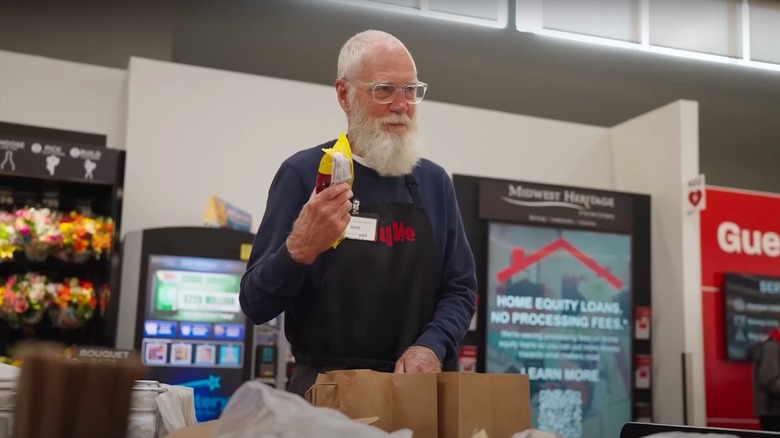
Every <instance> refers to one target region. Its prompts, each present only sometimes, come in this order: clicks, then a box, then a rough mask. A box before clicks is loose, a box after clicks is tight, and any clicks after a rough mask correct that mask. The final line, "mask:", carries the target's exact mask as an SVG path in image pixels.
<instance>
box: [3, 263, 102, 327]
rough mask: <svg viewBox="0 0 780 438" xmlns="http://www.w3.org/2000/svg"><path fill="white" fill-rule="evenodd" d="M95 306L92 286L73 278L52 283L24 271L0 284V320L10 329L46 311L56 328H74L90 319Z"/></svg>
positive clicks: (36, 319)
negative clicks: (23, 273) (22, 273)
mask: <svg viewBox="0 0 780 438" xmlns="http://www.w3.org/2000/svg"><path fill="white" fill-rule="evenodd" d="M106 287H107V286H106ZM101 300H102V297H101ZM97 305H98V297H97V294H96V291H95V287H94V285H93V284H92V283H91V282H89V281H85V280H79V279H77V278H71V279H67V280H65V281H63V282H62V283H54V282H51V281H49V279H48V278H46V277H44V276H42V275H39V274H35V273H27V274H25V275H15V276H10V277H8V279H6V280H5V282H4V283H2V284H0V319H3V320H5V321H6V322H7V323H8V325H9V326H11V327H13V328H19V327H21V326H23V325H35V324H37V323H39V322H40V321H41V319H42V318H43V316H44V314H46V313H48V315H49V318H50V319H51V321H52V323H53V324H54V325H55V326H57V327H62V328H77V327H80V326H82V325H83V324H84V323H85V322H86V321H88V320H89V319H90V318H92V316H93V314H94V312H95V308H96V307H97Z"/></svg>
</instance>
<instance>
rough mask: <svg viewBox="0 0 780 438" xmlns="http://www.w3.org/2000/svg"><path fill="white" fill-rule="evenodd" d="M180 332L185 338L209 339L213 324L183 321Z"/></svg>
mask: <svg viewBox="0 0 780 438" xmlns="http://www.w3.org/2000/svg"><path fill="white" fill-rule="evenodd" d="M179 334H180V335H181V337H182V338H183V339H207V338H209V337H211V324H205V323H197V322H183V323H181V324H180V325H179Z"/></svg>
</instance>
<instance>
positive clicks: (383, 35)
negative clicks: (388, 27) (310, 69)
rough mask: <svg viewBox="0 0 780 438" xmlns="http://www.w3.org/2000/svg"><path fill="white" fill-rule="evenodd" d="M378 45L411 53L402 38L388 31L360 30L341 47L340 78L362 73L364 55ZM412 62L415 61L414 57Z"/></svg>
mask: <svg viewBox="0 0 780 438" xmlns="http://www.w3.org/2000/svg"><path fill="white" fill-rule="evenodd" d="M376 46H384V47H387V48H391V49H396V48H401V49H403V50H405V51H406V53H409V50H408V49H407V48H406V46H404V43H402V42H401V40H399V39H398V38H396V37H394V36H393V35H390V34H389V33H387V32H382V31H381V30H366V31H363V32H360V33H359V34H357V35H355V36H353V37H352V38H350V39H349V40H347V42H346V43H344V46H342V47H341V52H340V53H339V60H338V72H337V74H338V78H339V79H354V78H355V77H356V76H357V75H358V74H359V73H360V69H361V67H362V64H363V57H364V56H365V55H366V53H367V52H368V51H369V49H371V48H374V47H376ZM409 57H410V58H411V54H409ZM412 63H414V59H412ZM416 72H417V67H415V73H416Z"/></svg>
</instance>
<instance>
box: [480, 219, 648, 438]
mask: <svg viewBox="0 0 780 438" xmlns="http://www.w3.org/2000/svg"><path fill="white" fill-rule="evenodd" d="M488 236H489V244H488V285H487V286H488V294H487V296H488V303H487V352H486V354H487V356H486V371H487V372H494V373H523V374H528V376H529V378H530V380H531V411H532V413H531V418H532V419H533V423H534V424H533V427H535V428H538V429H541V430H546V431H550V432H553V433H556V434H558V435H560V436H563V437H584V438H591V437H592V438H596V437H605V436H619V435H620V429H621V428H622V426H623V425H624V424H625V423H626V422H628V421H630V419H631V413H632V412H631V410H632V401H631V393H632V388H631V381H632V363H631V360H632V358H631V342H632V339H631V330H632V324H633V310H632V303H631V278H630V277H631V266H632V263H631V262H632V260H631V253H632V252H631V236H630V235H628V234H617V233H604V232H595V231H580V230H570V229H559V228H550V227H541V226H531V225H518V224H502V223H495V222H493V223H491V224H490V225H489V233H488Z"/></svg>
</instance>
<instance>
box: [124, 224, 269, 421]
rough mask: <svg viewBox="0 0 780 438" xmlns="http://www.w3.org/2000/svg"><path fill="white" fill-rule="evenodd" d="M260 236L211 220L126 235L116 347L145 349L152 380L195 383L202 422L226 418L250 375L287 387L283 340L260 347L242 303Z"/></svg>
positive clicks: (142, 354)
mask: <svg viewBox="0 0 780 438" xmlns="http://www.w3.org/2000/svg"><path fill="white" fill-rule="evenodd" d="M252 240H253V235H252V234H251V233H246V232H242V231H236V230H229V229H217V228H205V227H203V228H201V227H177V228H159V229H147V230H142V231H137V232H132V233H128V234H127V236H125V238H124V239H123V243H122V269H121V292H120V297H119V300H118V309H117V313H118V324H117V326H118V330H117V333H116V348H120V349H134V350H136V351H138V352H139V353H140V354H141V357H142V359H143V362H144V364H145V365H146V367H147V378H148V379H151V380H157V381H159V382H161V383H166V384H170V385H181V386H189V387H192V388H193V390H194V395H195V411H196V416H197V419H198V421H199V422H202V421H208V420H212V419H215V418H218V417H219V415H220V414H221V413H222V410H223V409H224V408H225V406H226V405H227V403H228V401H229V400H230V397H231V395H232V394H233V393H234V392H235V390H236V389H237V388H238V387H239V386H241V385H242V384H243V383H244V382H246V381H248V380H250V379H253V378H262V379H263V381H265V382H266V383H269V384H272V385H273V386H279V385H277V384H276V383H277V380H276V377H277V373H276V370H277V369H278V366H277V364H276V363H275V361H276V360H277V357H278V356H279V354H278V351H277V345H275V344H267V345H264V346H263V348H262V349H261V351H256V350H255V338H256V336H255V326H254V325H253V324H252V323H251V322H250V321H249V320H248V319H247V318H246V317H245V316H244V314H243V312H242V311H241V306H240V303H239V290H240V282H241V277H242V275H243V274H244V272H245V271H246V259H247V258H248V255H249V252H250V250H251V244H252ZM266 329H268V328H266ZM259 352H262V354H258V353H259ZM256 357H257V360H259V361H262V362H265V363H256ZM269 362H273V363H269ZM257 370H263V375H257ZM283 374H284V373H278V375H283Z"/></svg>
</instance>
